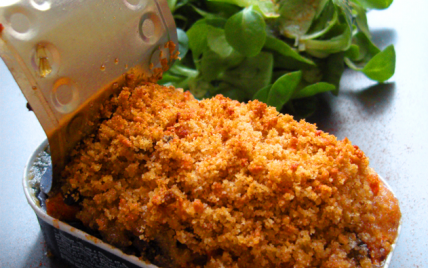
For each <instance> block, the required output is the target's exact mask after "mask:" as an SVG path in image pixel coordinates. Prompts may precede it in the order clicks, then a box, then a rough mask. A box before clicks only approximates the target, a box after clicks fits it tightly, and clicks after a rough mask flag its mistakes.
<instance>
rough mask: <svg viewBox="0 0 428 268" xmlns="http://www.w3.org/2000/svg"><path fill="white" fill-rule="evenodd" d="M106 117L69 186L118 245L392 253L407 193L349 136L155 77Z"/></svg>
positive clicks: (327, 260) (281, 256) (321, 254)
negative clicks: (401, 194)
mask: <svg viewBox="0 0 428 268" xmlns="http://www.w3.org/2000/svg"><path fill="white" fill-rule="evenodd" d="M104 116H105V117H106V118H107V119H106V120H105V121H104V122H103V123H102V124H101V125H100V128H99V130H98V131H97V133H96V134H94V135H93V136H91V137H89V138H86V139H85V140H84V141H83V142H82V144H81V145H80V146H79V147H78V148H77V149H76V150H75V151H74V152H73V154H72V161H71V162H70V163H69V165H68V166H67V167H66V169H65V171H64V173H63V176H62V177H63V179H62V180H63V186H62V192H63V193H67V192H68V193H70V192H72V193H76V192H77V193H78V194H79V196H80V198H82V199H83V201H82V202H81V203H80V205H81V210H80V212H79V213H78V214H77V218H78V219H80V220H81V221H82V222H83V224H84V225H86V226H88V227H90V228H92V229H96V230H99V232H100V233H101V234H102V235H103V238H104V239H105V240H106V241H107V242H109V243H111V244H113V245H116V246H119V247H127V246H129V245H134V246H136V247H137V248H139V249H141V251H142V256H143V258H146V259H147V258H148V259H150V261H151V262H153V263H155V264H157V265H159V266H162V267H206V268H214V267H236V268H237V267H240V268H244V267H364V268H366V267H373V266H372V265H381V264H382V261H384V259H385V258H386V256H387V255H388V253H389V252H390V250H391V244H393V243H394V240H395V238H396V235H397V228H398V226H399V221H400V217H401V213H400V209H399V206H398V201H397V199H396V198H395V197H394V196H393V194H392V193H391V192H390V191H389V190H388V189H387V188H386V186H385V185H384V184H383V183H382V182H381V181H380V179H379V177H378V175H377V174H376V173H375V172H374V171H373V170H372V169H370V168H369V166H368V165H369V160H368V158H367V157H366V156H365V155H364V153H363V152H362V151H361V150H360V149H359V148H358V147H357V146H353V145H352V144H351V142H350V141H349V140H348V139H346V138H345V139H344V140H342V141H340V140H337V139H336V137H334V136H332V135H329V134H327V133H324V132H322V131H319V130H317V129H316V126H315V125H313V124H309V123H306V122H305V121H303V120H302V121H300V122H297V121H295V120H293V118H292V116H289V115H283V114H280V113H278V112H277V111H276V110H275V108H272V107H267V106H266V104H264V103H261V102H259V101H250V102H249V103H247V104H244V103H239V102H237V101H232V100H230V99H228V98H225V97H223V96H221V95H218V96H216V97H215V98H212V99H205V100H202V101H198V100H196V99H194V98H193V96H192V95H191V94H190V93H189V92H184V93H183V92H182V91H181V90H177V89H175V88H173V87H163V86H159V85H157V84H150V83H148V84H143V85H141V86H138V87H136V88H135V89H129V88H124V89H123V91H122V92H121V93H120V95H118V96H116V97H114V98H113V99H112V100H111V101H110V102H109V103H107V104H106V105H105V107H104ZM148 248H151V251H150V250H149V249H148ZM153 250H155V251H157V252H153ZM150 252H151V253H150ZM150 254H151V255H150ZM148 255H150V256H148Z"/></svg>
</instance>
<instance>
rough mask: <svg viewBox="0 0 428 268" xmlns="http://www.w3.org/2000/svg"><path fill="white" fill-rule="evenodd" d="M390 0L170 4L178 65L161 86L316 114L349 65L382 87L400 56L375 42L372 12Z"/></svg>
mask: <svg viewBox="0 0 428 268" xmlns="http://www.w3.org/2000/svg"><path fill="white" fill-rule="evenodd" d="M391 3H392V0H168V5H169V7H170V8H171V10H172V12H173V15H174V19H175V22H176V25H177V28H178V30H177V31H178V39H179V50H180V58H181V60H180V61H177V62H176V63H175V64H174V65H173V66H172V67H171V69H170V70H169V71H168V72H167V73H165V74H164V76H163V79H162V80H161V81H160V83H161V84H172V85H174V86H175V87H181V88H184V89H186V90H190V91H191V92H192V93H193V95H195V96H196V97H197V98H203V97H210V96H214V95H217V94H223V95H225V96H228V97H230V98H232V99H236V100H239V101H247V100H252V99H258V100H260V101H263V102H265V103H267V104H269V105H271V106H275V107H276V108H277V110H278V111H285V112H288V113H291V114H294V115H296V116H297V117H307V116H310V115H311V114H312V113H314V111H315V110H316V107H317V98H315V97H314V96H315V95H316V94H318V93H322V92H327V91H330V92H332V93H333V94H335V95H337V94H338V93H339V82H340V78H341V76H342V73H343V71H344V68H345V64H346V65H347V66H348V67H349V68H352V69H354V70H356V71H360V72H362V73H364V74H365V75H366V76H367V77H368V78H370V79H372V80H375V81H378V82H384V81H386V80H387V79H389V78H390V77H391V76H392V75H393V74H394V71H395V51H394V46H393V45H390V46H388V47H387V48H385V49H384V50H383V51H380V50H379V48H377V47H376V46H375V45H374V44H373V43H372V41H371V35H370V32H369V27H368V24H367V17H366V12H367V11H368V10H369V9H385V8H387V7H389V6H390V5H391Z"/></svg>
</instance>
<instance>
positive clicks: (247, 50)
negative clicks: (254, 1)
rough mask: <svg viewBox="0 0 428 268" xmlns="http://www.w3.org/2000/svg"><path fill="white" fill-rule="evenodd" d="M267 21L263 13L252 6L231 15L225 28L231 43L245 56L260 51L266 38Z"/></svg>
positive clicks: (254, 54)
mask: <svg viewBox="0 0 428 268" xmlns="http://www.w3.org/2000/svg"><path fill="white" fill-rule="evenodd" d="M265 28H266V23H265V21H264V19H263V17H262V15H261V14H260V13H259V12H258V11H256V10H254V9H253V8H252V6H250V7H248V8H244V9H243V10H242V11H240V12H238V13H236V14H235V15H233V16H232V17H230V18H229V19H228V20H227V22H226V25H225V26H224V30H225V33H226V39H227V41H228V42H229V43H230V45H231V46H232V47H233V48H234V49H236V50H237V51H238V52H240V53H242V54H243V55H245V56H248V57H253V56H256V55H257V54H259V53H260V51H261V50H262V48H263V45H264V44H265V40H266V30H265Z"/></svg>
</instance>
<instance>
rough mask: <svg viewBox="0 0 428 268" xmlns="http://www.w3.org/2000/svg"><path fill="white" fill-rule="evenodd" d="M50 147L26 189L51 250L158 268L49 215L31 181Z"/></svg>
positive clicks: (91, 260) (76, 260)
mask: <svg viewBox="0 0 428 268" xmlns="http://www.w3.org/2000/svg"><path fill="white" fill-rule="evenodd" d="M47 146H48V141H47V140H45V141H44V142H42V143H41V144H40V145H39V147H38V148H37V149H36V150H35V152H34V153H33V154H32V155H31V157H30V158H29V160H28V161H27V164H26V166H25V169H24V178H23V187H24V193H25V197H26V198H27V201H28V203H29V204H30V206H31V208H32V209H33V210H34V212H35V213H36V216H37V220H38V221H39V224H40V228H41V230H42V233H43V236H44V238H45V241H46V244H47V246H48V248H49V250H51V251H52V253H53V254H54V255H55V256H56V257H58V258H60V259H61V260H63V261H64V262H65V263H67V264H69V265H71V266H72V267H76V268H137V267H143V268H157V266H155V265H153V264H150V263H148V262H144V261H143V260H141V259H139V258H137V257H136V256H132V255H128V254H125V253H123V252H122V251H121V250H119V249H117V248H116V247H113V246H111V245H109V244H107V243H104V242H103V241H102V240H100V239H98V238H96V237H94V236H92V235H89V234H88V233H86V232H84V231H81V230H79V229H76V228H75V227H72V226H71V225H69V224H67V223H65V222H62V221H59V220H57V219H55V218H52V217H51V216H49V215H48V214H47V213H46V211H45V210H44V209H43V208H42V207H41V205H40V202H39V200H38V199H37V197H36V193H35V191H34V187H33V186H32V185H30V181H31V180H32V179H33V178H32V176H33V174H32V172H31V167H32V166H33V165H34V163H35V161H36V160H37V158H38V157H39V155H40V153H41V152H43V151H45V150H46V148H47ZM379 177H380V176H379ZM380 179H381V180H382V182H383V183H384V184H385V185H386V186H387V187H388V189H389V190H391V192H392V193H393V194H394V196H395V193H394V192H393V191H392V189H391V187H390V186H389V185H388V183H387V182H386V181H385V180H384V179H383V178H382V177H380ZM401 224H402V223H401V220H400V225H399V227H398V231H397V237H396V239H395V242H394V244H393V245H392V250H391V252H390V253H389V255H388V257H387V258H386V260H385V262H384V265H383V266H382V268H388V267H389V265H390V263H391V260H392V255H393V252H394V249H395V246H396V242H397V240H398V237H399V235H400V230H401Z"/></svg>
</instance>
